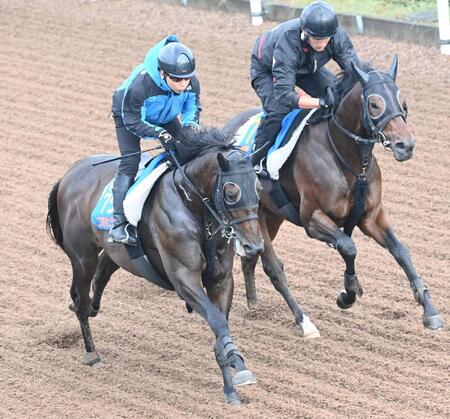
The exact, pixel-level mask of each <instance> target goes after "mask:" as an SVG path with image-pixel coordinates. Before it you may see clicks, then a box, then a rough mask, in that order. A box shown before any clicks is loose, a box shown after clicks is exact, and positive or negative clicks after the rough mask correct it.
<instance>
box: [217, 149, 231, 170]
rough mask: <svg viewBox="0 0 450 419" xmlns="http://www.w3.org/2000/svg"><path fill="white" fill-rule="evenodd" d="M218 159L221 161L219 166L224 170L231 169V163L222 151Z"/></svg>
mask: <svg viewBox="0 0 450 419" xmlns="http://www.w3.org/2000/svg"><path fill="white" fill-rule="evenodd" d="M217 161H218V162H219V166H220V168H221V169H222V170H223V171H225V172H226V171H228V170H230V167H231V163H230V161H229V160H228V159H227V158H226V157H225V156H224V155H223V154H222V153H219V154H218V155H217Z"/></svg>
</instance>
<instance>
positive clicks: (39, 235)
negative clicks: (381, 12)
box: [0, 0, 450, 418]
mask: <svg viewBox="0 0 450 419" xmlns="http://www.w3.org/2000/svg"><path fill="white" fill-rule="evenodd" d="M272 26H274V23H273V22H272V23H270V22H269V23H266V24H265V25H264V27H263V28H269V27H272ZM263 28H261V27H259V28H254V27H252V26H251V25H250V24H249V19H248V17H247V16H243V15H236V16H231V15H227V14H222V13H218V12H213V11H201V10H197V9H193V8H183V7H181V6H178V5H173V4H171V3H170V4H166V2H165V1H160V2H158V1H144V0H115V1H113V0H111V1H107V0H104V1H101V0H100V1H88V0H76V1H73V0H71V1H69V0H39V1H38V0H22V1H21V0H0V39H1V49H0V60H1V64H0V65H1V77H0V92H1V95H0V110H1V112H0V124H1V143H0V144H1V148H0V150H1V164H0V195H1V198H0V211H1V219H0V231H1V233H0V237H1V241H2V245H1V247H0V417H5V418H10V417H14V418H15V417H18V418H24V417H45V418H62V417H67V418H86V417H93V418H94V417H95V418H112V417H123V418H125V417H126V418H144V417H145V418H151V417H171V418H178V417H179V418H181V417H274V418H281V417H283V418H292V417H307V418H324V417H330V418H334V417H353V418H365V417H377V418H380V417H396V418H444V417H447V418H448V417H450V339H449V331H448V328H447V329H446V330H444V331H441V332H431V331H428V330H426V329H424V328H423V326H422V320H421V317H422V309H421V308H420V307H419V306H417V305H416V304H415V302H414V300H413V296H412V293H411V290H410V288H409V285H408V283H407V281H406V277H405V275H404V274H403V272H402V270H401V269H400V268H399V267H398V266H397V264H396V263H395V261H394V260H393V258H392V257H391V256H390V255H389V254H388V253H387V252H386V251H384V250H383V249H381V248H379V247H378V246H377V245H376V244H375V243H373V242H371V241H370V240H368V239H366V238H364V237H363V236H362V235H361V233H359V232H357V233H356V234H355V240H356V243H357V246H358V249H359V253H358V258H357V267H358V273H359V277H360V280H361V281H362V283H363V286H364V288H365V294H364V296H363V298H362V299H361V300H360V301H359V302H358V303H357V304H356V305H355V306H354V307H353V308H352V309H350V310H349V311H345V312H344V311H341V310H340V309H338V307H337V306H336V304H335V297H336V295H337V293H338V291H339V290H340V289H341V288H342V285H343V269H344V268H343V263H342V261H341V259H340V257H339V255H338V254H337V253H336V252H335V251H333V250H331V249H329V248H327V247H326V246H325V245H324V244H322V243H319V242H315V241H312V240H309V239H307V238H306V237H305V234H304V233H303V231H302V230H300V229H298V228H294V227H291V226H289V225H288V224H285V225H284V226H283V227H282V230H281V233H280V235H279V236H278V238H277V240H276V242H275V244H276V249H277V250H278V252H279V256H280V257H281V259H282V260H283V261H284V263H285V269H286V272H287V274H288V279H289V280H290V284H291V288H292V290H293V292H294V293H295V295H296V296H297V297H298V299H299V300H300V302H301V303H302V305H303V307H304V308H305V309H306V310H307V311H308V313H309V314H310V317H311V319H312V320H313V321H314V322H315V324H316V326H317V327H318V328H319V329H320V331H321V334H322V337H321V338H320V339H315V340H312V341H305V340H304V339H303V338H302V337H301V334H300V333H299V331H298V330H297V329H296V327H295V324H294V322H293V318H292V316H291V314H290V312H289V311H288V308H287V307H286V306H285V304H284V302H283V301H282V299H281V297H280V296H279V295H278V294H277V293H276V291H275V290H274V289H273V288H272V286H271V285H270V283H269V281H268V280H267V278H266V277H265V276H264V274H263V272H262V269H261V268H260V266H258V271H257V273H258V283H257V285H258V291H259V306H258V308H257V309H256V310H255V311H253V312H249V311H248V309H247V307H246V301H245V296H244V284H243V277H242V275H241V273H240V271H239V269H238V268H239V263H236V264H235V281H236V291H235V298H234V304H233V307H232V312H231V316H230V324H231V329H232V333H233V336H234V339H235V342H236V344H237V345H238V347H239V349H240V350H241V351H242V353H243V354H244V355H245V356H246V360H247V364H248V366H249V367H250V369H252V370H253V372H254V373H255V374H256V375H257V378H258V383H257V384H256V385H253V386H248V387H244V388H240V390H239V392H240V395H241V397H242V399H243V401H244V405H243V406H241V407H239V408H235V407H228V406H225V405H224V404H223V401H222V379H221V375H220V371H219V369H218V367H217V365H216V362H215V360H214V356H213V351H212V347H213V341H214V339H213V336H212V333H211V332H210V330H209V328H208V327H207V325H206V323H205V322H204V321H203V320H202V319H201V318H200V317H199V316H198V315H196V314H192V315H189V314H188V313H187V312H186V310H185V308H184V304H183V302H182V301H181V300H179V299H178V298H177V297H176V295H175V294H172V293H169V292H165V291H162V290H159V289H156V287H154V286H151V285H150V284H148V283H147V282H145V281H144V280H140V279H138V278H135V277H132V276H131V275H129V274H127V273H125V272H124V271H119V272H117V273H116V274H115V276H114V277H113V280H112V281H111V283H110V284H109V286H108V287H107V289H106V292H105V295H104V299H103V305H102V312H101V313H100V314H99V316H98V317H97V318H95V319H93V320H92V321H91V326H92V331H93V334H94V339H95V340H96V344H97V349H98V351H99V353H100V355H101V356H102V358H103V363H104V365H103V367H102V368H99V369H91V368H89V367H86V366H84V365H82V364H81V362H80V361H81V358H82V355H83V353H84V345H83V343H82V339H81V333H80V329H79V325H78V321H77V320H76V317H75V316H74V314H73V313H72V312H70V311H69V310H68V309H67V305H68V303H69V286H70V280H71V268H70V265H69V262H68V259H67V257H66V256H65V255H64V254H63V253H62V252H61V250H60V249H59V248H57V247H56V246H55V245H54V244H53V243H52V242H51V241H50V239H49V238H48V236H47V235H46V232H45V215H46V210H47V208H46V207H47V196H48V193H49V191H50V188H51V185H52V184H53V183H54V182H55V181H56V180H57V179H58V178H59V177H61V176H62V175H63V174H64V172H65V171H66V170H67V169H68V167H69V166H70V165H71V163H72V162H74V161H75V160H77V159H78V158H81V157H83V156H86V155H90V154H98V153H105V152H106V153H115V152H116V147H117V146H116V141H115V138H114V131H113V123H112V121H111V120H108V119H107V114H108V111H109V108H110V97H111V93H112V91H113V90H114V88H115V87H116V86H117V85H118V84H119V83H120V82H121V81H122V80H123V78H124V77H126V76H128V73H129V71H130V70H131V69H132V68H133V66H134V65H136V64H137V63H139V62H140V60H141V59H142V58H143V56H144V54H145V52H146V50H147V48H148V47H150V46H151V45H153V44H154V43H155V42H157V41H158V40H160V39H161V38H162V37H163V36H165V35H167V34H168V33H170V32H172V33H176V34H177V35H179V37H180V38H181V40H183V41H184V42H185V43H187V44H188V45H190V46H191V47H192V49H193V50H194V51H195V53H196V55H197V62H198V74H199V78H200V80H201V83H202V101H203V106H204V114H203V122H204V124H206V125H216V126H220V125H222V124H224V123H225V122H226V121H227V119H228V118H230V117H231V116H232V115H233V114H234V113H236V112H238V111H240V110H243V109H245V108H247V107H250V106H254V105H257V104H258V100H257V98H256V96H255V95H254V94H253V92H252V90H251V88H250V86H249V77H248V66H249V53H250V50H251V46H252V43H253V41H254V39H255V38H256V36H257V34H258V33H260V31H262V30H263ZM354 43H355V46H356V48H357V50H358V52H359V54H360V56H361V57H363V58H365V59H372V60H373V61H374V63H375V65H376V66H377V67H379V68H387V66H388V64H389V62H390V59H391V57H392V55H393V53H395V52H398V53H399V54H400V67H399V75H398V84H399V86H400V88H401V89H402V91H403V93H404V94H405V95H406V97H407V99H408V103H409V108H410V117H409V125H410V128H411V129H412V131H413V132H414V134H415V136H416V138H417V146H416V151H415V156H414V158H413V159H412V160H411V161H408V162H406V163H397V162H395V161H394V159H393V157H392V155H391V154H390V153H386V152H384V151H383V150H382V148H381V147H377V149H376V155H377V157H378V159H379V162H380V165H381V168H382V171H383V175H384V202H385V204H386V206H387V207H388V208H389V211H390V214H391V215H392V218H393V220H394V224H395V226H396V231H397V234H398V235H399V237H400V238H401V239H402V240H403V241H404V242H406V243H407V244H408V246H409V248H410V250H411V253H412V256H413V259H414V262H415V265H416V268H417V270H418V271H419V272H420V273H421V274H422V275H423V277H424V279H425V281H426V282H427V284H428V286H429V287H430V289H431V292H432V296H433V300H434V302H435V304H436V305H437V307H438V308H439V309H440V310H441V313H442V315H443V317H444V320H445V321H446V322H447V324H448V323H449V322H450V276H449V273H448V270H449V267H450V250H449V249H450V237H449V231H450V213H449V206H450V182H449V167H450V152H449V144H450V122H449V111H448V110H449V105H448V103H449V93H450V58H448V57H443V56H441V55H439V52H438V50H437V49H433V48H425V47H419V46H415V45H409V44H402V43H393V42H389V41H386V40H383V39H381V38H380V39H375V38H367V37H355V38H354ZM236 262H237V261H236Z"/></svg>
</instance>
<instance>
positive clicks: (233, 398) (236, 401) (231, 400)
mask: <svg viewBox="0 0 450 419" xmlns="http://www.w3.org/2000/svg"><path fill="white" fill-rule="evenodd" d="M224 397H225V403H226V404H230V405H231V406H240V405H241V404H242V403H241V399H240V398H239V396H238V394H237V393H236V392H235V391H233V393H225V394H224Z"/></svg>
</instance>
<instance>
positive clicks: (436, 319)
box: [423, 314, 444, 330]
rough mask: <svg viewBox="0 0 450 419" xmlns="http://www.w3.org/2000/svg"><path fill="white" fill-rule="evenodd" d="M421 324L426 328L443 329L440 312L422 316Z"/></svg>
mask: <svg viewBox="0 0 450 419" xmlns="http://www.w3.org/2000/svg"><path fill="white" fill-rule="evenodd" d="M423 325H424V326H425V327H426V328H427V329H431V330H443V329H444V321H443V320H442V316H441V315H440V314H435V315H434V316H429V317H425V316H424V317H423Z"/></svg>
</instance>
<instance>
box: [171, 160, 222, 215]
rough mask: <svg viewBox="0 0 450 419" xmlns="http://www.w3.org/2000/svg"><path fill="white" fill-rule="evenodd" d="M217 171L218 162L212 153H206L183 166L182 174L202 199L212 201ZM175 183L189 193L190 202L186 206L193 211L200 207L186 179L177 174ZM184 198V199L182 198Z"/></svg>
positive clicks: (199, 201)
mask: <svg viewBox="0 0 450 419" xmlns="http://www.w3.org/2000/svg"><path fill="white" fill-rule="evenodd" d="M217 171H218V162H217V158H216V156H215V154H214V153H208V154H205V155H204V156H201V157H198V158H196V159H194V160H192V161H190V162H189V163H188V164H186V165H185V166H184V172H185V174H186V176H187V177H188V179H189V180H190V181H191V183H192V184H193V185H194V186H195V188H196V189H197V191H198V192H199V193H200V194H201V196H202V197H204V198H208V199H210V200H211V199H212V189H213V183H214V180H215V178H216V173H217ZM176 182H178V183H179V185H180V186H181V189H182V190H186V188H187V190H188V191H189V194H190V198H191V199H192V200H191V201H190V200H189V199H187V200H188V202H187V204H188V206H192V207H193V209H194V210H197V209H198V207H199V204H200V206H202V205H201V200H200V198H199V197H198V195H196V194H195V193H193V192H192V191H191V188H189V185H187V181H186V179H185V178H184V177H183V176H182V175H181V173H180V174H179V176H177V177H176ZM184 198H186V197H184Z"/></svg>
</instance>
